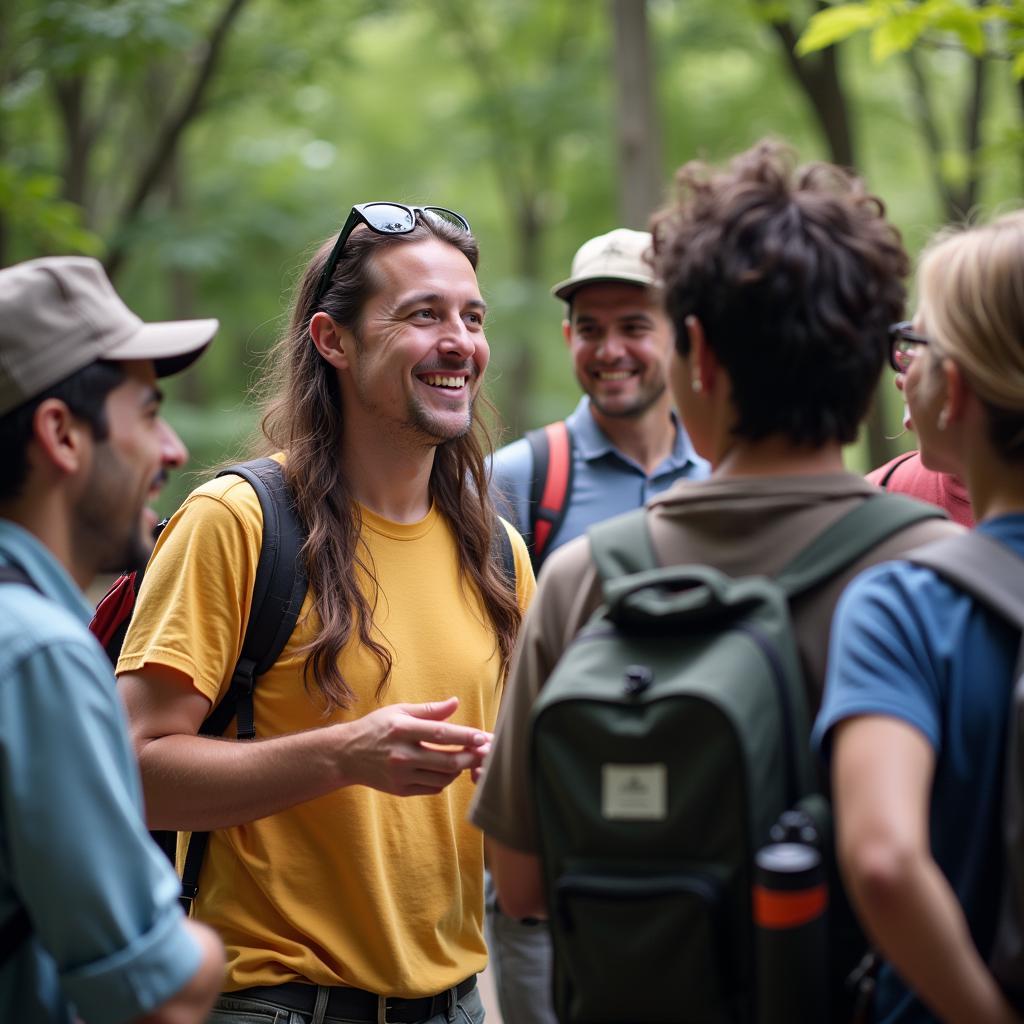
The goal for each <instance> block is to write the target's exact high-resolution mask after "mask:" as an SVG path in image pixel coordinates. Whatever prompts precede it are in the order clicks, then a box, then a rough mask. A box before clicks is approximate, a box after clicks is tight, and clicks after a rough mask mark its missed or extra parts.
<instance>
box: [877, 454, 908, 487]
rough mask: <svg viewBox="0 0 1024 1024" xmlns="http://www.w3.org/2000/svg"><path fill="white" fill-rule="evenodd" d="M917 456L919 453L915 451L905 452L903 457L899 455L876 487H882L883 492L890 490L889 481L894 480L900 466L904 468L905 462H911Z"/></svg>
mask: <svg viewBox="0 0 1024 1024" xmlns="http://www.w3.org/2000/svg"><path fill="white" fill-rule="evenodd" d="M916 454H917V452H916V451H913V452H904V454H903V455H897V456H896V458H895V459H893V460H892V462H891V463H890V465H889V468H888V469H887V470H886V471H885V473H884V474H883V476H882V478H881V480H879V481H878V483H877V484H876V485H875V486H876V487H881V488H882V489H883V490H888V488H889V481H890V480H891V479H892V475H893V473H895V472H896V470H897V469H899V468H900V466H902V465H903V463H904V462H909V461H910V460H911V459H912V458H913V457H914V456H915V455H916Z"/></svg>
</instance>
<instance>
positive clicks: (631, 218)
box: [611, 0, 663, 228]
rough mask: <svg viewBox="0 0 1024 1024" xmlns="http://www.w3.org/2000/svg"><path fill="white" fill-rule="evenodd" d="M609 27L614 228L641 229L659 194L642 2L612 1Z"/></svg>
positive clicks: (657, 138) (657, 143) (658, 149)
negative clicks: (613, 109)
mask: <svg viewBox="0 0 1024 1024" xmlns="http://www.w3.org/2000/svg"><path fill="white" fill-rule="evenodd" d="M611 24H612V35H613V37H614V40H615V42H614V48H615V82H616V88H617V94H618V107H617V119H616V137H617V139H618V164H619V222H620V224H622V225H624V226H625V227H630V228H646V227H647V223H648V221H649V219H650V216H651V213H652V212H653V210H654V209H655V207H657V206H658V205H659V204H660V203H661V199H662V193H663V185H662V173H661V133H660V131H659V122H658V116H657V110H656V104H655V101H654V83H653V74H652V68H651V45H650V33H649V31H648V27H647V3H646V0H611Z"/></svg>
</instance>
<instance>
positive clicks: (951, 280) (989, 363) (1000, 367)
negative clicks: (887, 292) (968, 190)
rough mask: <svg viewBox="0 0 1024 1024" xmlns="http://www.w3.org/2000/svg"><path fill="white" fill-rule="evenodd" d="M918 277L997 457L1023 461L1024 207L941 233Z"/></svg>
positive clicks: (934, 332)
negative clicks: (986, 421)
mask: <svg viewBox="0 0 1024 1024" xmlns="http://www.w3.org/2000/svg"><path fill="white" fill-rule="evenodd" d="M919 279H920V292H921V303H922V306H923V307H924V310H925V315H926V318H927V330H928V333H929V335H930V336H931V337H932V338H934V340H935V344H936V347H937V349H938V351H939V352H940V353H941V354H942V355H944V356H949V357H950V358H951V359H953V360H954V361H955V362H956V363H957V364H958V365H959V366H960V368H961V369H962V370H963V371H964V374H965V375H966V377H967V380H968V382H969V383H970V385H971V387H972V388H973V390H974V392H975V394H976V395H977V396H978V398H980V399H981V401H982V403H983V404H984V405H985V406H986V408H987V410H988V413H989V417H990V421H991V430H990V436H991V439H992V441H993V443H994V444H995V446H996V448H997V450H998V452H999V454H1000V455H1002V456H1003V457H1004V458H1007V459H1010V460H1018V459H1024V210H1017V211H1015V212H1013V213H1009V214H1006V215H1005V216H1002V217H999V218H998V219H997V220H994V221H992V223H990V224H985V225H981V226H978V227H971V228H967V229H966V230H953V231H950V230H946V231H943V232H941V233H940V234H939V235H938V236H936V238H935V239H933V240H932V242H931V243H929V245H928V247H927V248H926V249H925V252H924V254H923V256H922V259H921V269H920V275H919Z"/></svg>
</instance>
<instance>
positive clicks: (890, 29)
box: [871, 10, 927, 63]
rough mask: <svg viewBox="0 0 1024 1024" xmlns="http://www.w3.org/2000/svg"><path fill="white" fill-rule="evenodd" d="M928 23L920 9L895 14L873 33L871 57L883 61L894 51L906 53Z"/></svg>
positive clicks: (879, 61)
mask: <svg viewBox="0 0 1024 1024" xmlns="http://www.w3.org/2000/svg"><path fill="white" fill-rule="evenodd" d="M925 28H927V23H926V21H925V19H924V18H923V17H922V15H921V12H920V11H919V10H916V11H907V12H906V13H904V14H895V15H893V16H892V17H890V18H888V19H887V20H886V21H884V22H882V24H881V25H879V26H878V27H877V28H876V29H875V30H874V32H872V33H871V57H872V59H873V60H875V61H876V62H878V63H881V62H882V61H883V60H885V59H886V58H888V57H891V56H892V55H893V54H894V53H905V52H906V51H907V50H909V49H910V48H911V47H912V46H913V45H914V43H916V42H917V40H918V38H919V37H920V35H921V33H922V32H923V31H924V30H925Z"/></svg>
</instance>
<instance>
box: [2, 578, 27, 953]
mask: <svg viewBox="0 0 1024 1024" xmlns="http://www.w3.org/2000/svg"><path fill="white" fill-rule="evenodd" d="M4 582H10V581H8V580H5V581H4ZM31 934H32V921H31V919H30V918H29V916H28V911H27V910H26V909H25V908H24V907H18V909H17V910H15V911H14V912H13V913H12V914H11V915H10V916H9V917H8V918H7V920H6V921H4V923H3V924H0V964H4V963H6V962H7V961H8V960H9V959H10V958H11V957H12V956H13V955H14V954H15V953H16V952H17V950H18V947H19V946H20V945H21V944H22V943H23V942H24V941H25V940H26V939H27V938H28V937H29V936H30V935H31Z"/></svg>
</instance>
